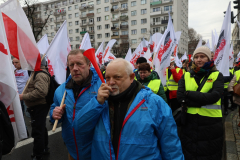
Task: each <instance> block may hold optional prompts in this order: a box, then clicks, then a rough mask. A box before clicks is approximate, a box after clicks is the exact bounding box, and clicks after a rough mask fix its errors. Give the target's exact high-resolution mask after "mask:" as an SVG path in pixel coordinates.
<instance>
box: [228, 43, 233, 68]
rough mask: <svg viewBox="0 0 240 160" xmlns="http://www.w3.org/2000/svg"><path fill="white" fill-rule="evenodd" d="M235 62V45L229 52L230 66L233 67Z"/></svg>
mask: <svg viewBox="0 0 240 160" xmlns="http://www.w3.org/2000/svg"><path fill="white" fill-rule="evenodd" d="M233 62H234V52H233V45H231V47H230V52H229V67H230V68H232V67H233Z"/></svg>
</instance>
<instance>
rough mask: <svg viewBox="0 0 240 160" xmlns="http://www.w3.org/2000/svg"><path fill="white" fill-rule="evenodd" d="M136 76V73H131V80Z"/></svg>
mask: <svg viewBox="0 0 240 160" xmlns="http://www.w3.org/2000/svg"><path fill="white" fill-rule="evenodd" d="M134 77H135V73H131V74H130V80H132V81H133V80H134Z"/></svg>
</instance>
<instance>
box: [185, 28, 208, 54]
mask: <svg viewBox="0 0 240 160" xmlns="http://www.w3.org/2000/svg"><path fill="white" fill-rule="evenodd" d="M201 38H202V36H201V35H200V34H198V33H197V32H196V30H195V29H193V28H188V53H189V54H192V53H193V52H194V50H195V49H196V47H197V44H198V42H199V40H200V39H201ZM205 44H206V41H205V40H202V45H205Z"/></svg>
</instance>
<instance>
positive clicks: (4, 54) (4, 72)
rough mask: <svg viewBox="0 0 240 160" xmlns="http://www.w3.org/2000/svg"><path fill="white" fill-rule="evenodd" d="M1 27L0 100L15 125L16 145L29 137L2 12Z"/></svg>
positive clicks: (0, 17) (0, 16)
mask: <svg viewBox="0 0 240 160" xmlns="http://www.w3.org/2000/svg"><path fill="white" fill-rule="evenodd" d="M0 28H2V29H1V30H0V75H1V76H0V101H2V102H3V104H4V105H5V107H6V109H7V112H8V115H9V118H10V121H11V123H12V126H13V130H14V137H15V139H14V140H15V145H16V144H17V142H19V141H20V140H22V139H25V138H27V132H26V126H25V122H24V119H23V114H22V107H21V104H20V100H19V95H18V91H17V84H16V79H15V75H14V72H13V66H12V61H11V56H10V54H9V53H10V51H9V46H8V40H7V37H6V34H5V32H4V24H3V19H2V15H1V14H0Z"/></svg>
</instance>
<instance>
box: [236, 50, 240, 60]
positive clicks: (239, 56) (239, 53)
mask: <svg viewBox="0 0 240 160" xmlns="http://www.w3.org/2000/svg"><path fill="white" fill-rule="evenodd" d="M238 61H240V52H238V55H237V60H236V62H238Z"/></svg>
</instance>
